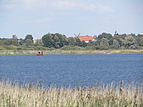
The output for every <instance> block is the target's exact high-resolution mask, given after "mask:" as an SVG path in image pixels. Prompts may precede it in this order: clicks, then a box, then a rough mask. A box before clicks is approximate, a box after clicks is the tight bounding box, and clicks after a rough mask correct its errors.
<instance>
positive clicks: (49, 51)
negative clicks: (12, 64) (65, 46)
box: [0, 49, 143, 55]
mask: <svg viewBox="0 0 143 107" xmlns="http://www.w3.org/2000/svg"><path fill="white" fill-rule="evenodd" d="M38 51H39V50H32V49H30V50H0V55H35V54H37V52H38ZM42 51H43V52H44V54H143V50H61V49H47V50H42Z"/></svg>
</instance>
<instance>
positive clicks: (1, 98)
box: [0, 82, 143, 107]
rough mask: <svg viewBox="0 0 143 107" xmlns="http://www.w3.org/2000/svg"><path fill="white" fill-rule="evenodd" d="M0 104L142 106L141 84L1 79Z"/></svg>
mask: <svg viewBox="0 0 143 107" xmlns="http://www.w3.org/2000/svg"><path fill="white" fill-rule="evenodd" d="M0 107H143V85H135V84H134V83H130V84H124V83H123V82H120V83H119V84H116V85H115V84H114V83H111V84H108V85H105V84H102V85H101V84H100V85H98V84H96V85H95V86H92V87H83V88H55V87H54V86H49V87H48V88H44V87H42V83H41V82H39V83H36V84H34V83H32V84H25V85H17V84H14V83H10V82H0Z"/></svg>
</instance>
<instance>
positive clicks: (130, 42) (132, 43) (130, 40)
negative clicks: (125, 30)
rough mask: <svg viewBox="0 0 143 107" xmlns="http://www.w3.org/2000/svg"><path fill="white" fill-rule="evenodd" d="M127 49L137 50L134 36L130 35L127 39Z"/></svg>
mask: <svg viewBox="0 0 143 107" xmlns="http://www.w3.org/2000/svg"><path fill="white" fill-rule="evenodd" d="M125 47H126V48H137V44H136V40H135V38H134V37H133V36H131V35H128V36H126V37H125Z"/></svg>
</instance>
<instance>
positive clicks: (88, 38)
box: [78, 36, 94, 41]
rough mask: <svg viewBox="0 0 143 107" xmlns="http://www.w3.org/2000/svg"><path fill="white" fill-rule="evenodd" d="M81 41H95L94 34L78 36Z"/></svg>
mask: <svg viewBox="0 0 143 107" xmlns="http://www.w3.org/2000/svg"><path fill="white" fill-rule="evenodd" d="M78 38H79V39H80V41H94V38H93V37H92V36H78Z"/></svg>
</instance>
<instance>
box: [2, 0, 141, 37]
mask: <svg viewBox="0 0 143 107" xmlns="http://www.w3.org/2000/svg"><path fill="white" fill-rule="evenodd" d="M115 31H117V32H118V33H119V34H123V33H127V34H129V33H135V34H143V0H0V38H9V37H12V35H16V36H17V37H18V38H24V37H25V36H26V35H27V34H32V35H33V37H34V39H39V38H41V37H42V36H43V35H45V34H47V33H49V32H50V33H61V34H65V35H67V36H74V34H76V35H78V34H79V33H80V35H92V36H93V35H99V34H101V33H103V32H107V33H111V34H114V32H115Z"/></svg>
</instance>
